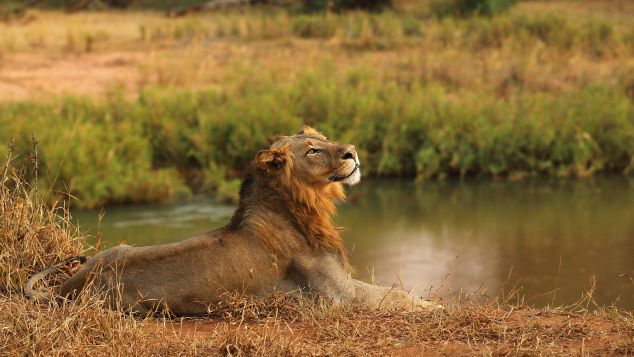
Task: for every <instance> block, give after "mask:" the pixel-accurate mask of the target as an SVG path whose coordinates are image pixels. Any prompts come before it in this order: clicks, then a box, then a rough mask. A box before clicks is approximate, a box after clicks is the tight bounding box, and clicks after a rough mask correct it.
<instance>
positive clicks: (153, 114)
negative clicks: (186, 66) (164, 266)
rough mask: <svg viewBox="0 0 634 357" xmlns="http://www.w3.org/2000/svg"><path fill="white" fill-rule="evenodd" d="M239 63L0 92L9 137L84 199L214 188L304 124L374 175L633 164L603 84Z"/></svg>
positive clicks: (621, 117) (622, 123) (59, 186)
mask: <svg viewBox="0 0 634 357" xmlns="http://www.w3.org/2000/svg"><path fill="white" fill-rule="evenodd" d="M237 70H239V71H240V73H241V74H247V76H246V77H245V78H249V80H248V81H246V80H245V81H243V82H237V83H236V82H234V84H233V85H232V86H230V87H229V88H226V89H225V90H222V91H218V90H197V91H191V90H170V91H164V90H159V89H151V88H148V89H146V90H144V91H143V92H141V93H140V95H139V98H138V99H137V100H133V101H127V100H125V99H123V98H122V97H121V96H117V95H112V96H110V97H109V98H108V99H105V100H94V99H88V98H74V97H67V98H64V99H61V100H54V101H51V102H50V103H40V102H29V103H6V104H2V105H0V125H1V126H2V127H3V128H5V129H7V130H3V131H2V132H1V133H0V142H3V143H7V142H9V140H10V139H11V137H14V136H16V133H19V135H21V137H18V138H17V139H18V142H19V143H24V145H21V146H19V147H18V152H19V153H20V154H21V155H22V156H26V155H27V153H28V152H30V151H31V145H30V136H31V135H32V134H33V135H34V136H35V137H36V138H37V140H39V151H40V153H41V154H40V160H41V171H42V172H43V173H44V175H43V176H44V177H43V181H42V182H43V183H44V185H45V186H46V187H48V188H51V189H53V190H54V191H64V190H68V191H69V192H70V193H71V194H72V195H74V196H76V197H79V198H81V200H80V201H79V202H78V204H79V205H80V206H96V205H101V204H105V203H121V202H141V201H157V200H161V199H165V198H171V197H174V196H175V195H179V194H186V191H187V190H186V188H185V187H184V186H183V182H184V181H186V180H184V179H185V178H187V177H190V178H191V177H192V176H191V175H192V173H195V172H203V173H204V174H205V177H204V179H205V180H206V181H207V184H206V185H205V187H207V188H212V189H215V188H218V187H219V186H220V183H221V182H222V181H223V180H224V179H226V178H232V177H233V178H235V177H238V176H239V175H240V173H241V172H243V170H244V169H245V167H246V166H247V165H248V163H249V162H250V160H252V158H253V156H254V153H255V152H257V151H258V150H259V149H260V148H262V147H263V145H265V143H266V138H267V137H269V136H271V135H274V134H288V133H293V132H294V131H296V130H297V128H299V127H300V126H301V125H302V124H303V123H304V122H306V123H310V124H312V125H314V126H316V127H317V128H319V129H320V130H322V131H323V132H324V133H325V134H326V135H327V136H329V137H331V138H333V139H335V140H338V141H342V142H351V143H354V144H355V145H356V146H357V148H358V151H359V153H360V156H361V158H362V160H363V165H364V168H365V169H364V171H365V172H366V173H368V174H371V175H410V176H414V175H416V176H418V177H419V178H432V177H437V178H443V177H447V176H451V175H459V176H466V175H485V176H493V177H518V175H522V176H525V175H551V176H587V175H590V174H593V173H596V172H612V173H628V172H630V171H631V169H632V166H633V163H634V161H633V158H634V145H632V143H633V142H634V121H633V120H632V117H633V115H634V108H633V107H632V101H631V100H630V99H629V98H628V97H627V96H626V95H625V93H623V92H622V91H619V90H616V89H615V88H610V87H606V86H601V85H598V84H596V85H590V86H588V87H587V88H583V89H580V90H576V91H569V92H565V93H557V94H552V93H524V92H522V91H511V92H510V93H509V94H508V95H507V96H506V98H499V97H494V96H491V95H490V94H489V93H479V92H478V91H471V90H465V89H460V90H449V89H447V88H445V87H443V86H441V85H439V84H437V83H427V82H425V81H421V80H419V79H415V78H408V79H407V80H406V81H405V82H400V81H398V80H387V79H380V80H379V79H378V78H376V75H374V74H372V73H371V72H368V71H360V70H357V71H348V72H345V73H337V72H336V71H333V70H332V69H331V68H329V67H328V66H325V67H324V68H323V69H321V70H317V71H308V70H307V71H305V72H302V73H301V74H300V75H299V76H298V77H297V79H296V80H294V81H292V82H290V83H285V84H279V83H278V82H277V81H276V80H275V78H271V77H269V76H268V75H267V74H266V73H261V72H259V71H258V69H256V68H244V67H242V68H240V69H237ZM237 70H236V71H237ZM177 170H180V171H181V172H182V173H183V175H179V174H178V172H177ZM219 172H222V173H223V174H222V175H218V173H219ZM224 174H226V175H227V177H223V176H224ZM188 175H189V176H188ZM219 176H220V177H219ZM233 186H234V188H235V187H237V186H235V185H233ZM230 191H231V190H230Z"/></svg>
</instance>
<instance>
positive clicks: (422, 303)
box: [291, 255, 439, 310]
mask: <svg viewBox="0 0 634 357" xmlns="http://www.w3.org/2000/svg"><path fill="white" fill-rule="evenodd" d="M292 271H293V274H291V275H292V279H293V280H294V281H295V282H296V283H297V284H298V285H299V286H302V287H306V288H307V289H308V290H310V291H312V292H315V293H318V294H320V295H322V296H325V297H327V298H329V299H331V300H332V301H333V302H334V303H335V304H338V303H349V304H355V305H365V306H368V307H371V308H379V309H410V310H412V309H414V310H433V309H437V308H439V306H438V305H435V304H433V303H431V302H429V301H426V300H424V299H422V298H420V297H416V296H413V295H410V294H409V293H408V292H407V291H404V290H401V289H394V288H385V287H381V286H376V285H371V284H367V283H364V282H362V281H359V280H355V279H353V278H352V277H351V276H350V274H348V273H347V272H346V271H345V270H344V269H343V267H342V266H341V263H340V262H339V261H338V260H337V259H336V258H335V257H333V256H329V255H327V256H322V257H314V256H313V257H305V258H296V259H295V261H294V264H293V269H292Z"/></svg>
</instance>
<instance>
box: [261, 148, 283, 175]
mask: <svg viewBox="0 0 634 357" xmlns="http://www.w3.org/2000/svg"><path fill="white" fill-rule="evenodd" d="M287 161H288V150H287V148H285V147H283V148H271V149H267V150H260V151H259V152H258V153H257V155H255V163H256V164H257V165H258V167H260V168H261V169H264V170H266V171H268V172H274V171H277V170H279V169H281V168H282V167H284V165H285V164H286V162H287Z"/></svg>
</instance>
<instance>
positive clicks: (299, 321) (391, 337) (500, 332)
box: [0, 160, 634, 356]
mask: <svg viewBox="0 0 634 357" xmlns="http://www.w3.org/2000/svg"><path fill="white" fill-rule="evenodd" d="M8 162H9V163H10V164H9V165H11V163H12V160H8ZM20 176H21V175H20V171H19V170H15V169H14V168H13V167H12V166H7V167H5V168H4V171H3V173H2V176H1V177H2V181H1V183H2V184H1V185H0V193H1V195H0V251H1V252H2V255H1V259H0V266H1V267H2V271H1V273H2V275H1V276H0V277H1V278H2V284H1V285H0V355H10V356H14V355H34V356H35V355H78V354H80V355H96V356H98V355H256V356H270V355H412V354H423V353H429V354H446V355H474V354H487V355H489V354H490V355H518V354H522V355H523V354H528V355H538V354H540V355H541V354H545V355H562V354H564V355H579V354H580V355H586V354H613V355H631V354H633V353H634V316H633V315H632V313H631V312H626V311H622V310H618V309H615V308H607V307H605V308H596V309H595V310H594V311H592V312H590V311H588V310H587V307H588V306H591V304H592V297H591V296H592V294H591V293H590V294H588V295H587V296H586V297H585V298H584V299H583V300H582V301H580V302H579V303H578V304H575V305H573V306H570V307H566V308H550V309H534V308H530V307H526V306H522V304H517V303H516V304H511V303H509V302H508V301H510V300H511V298H516V296H513V295H510V298H506V299H504V300H503V301H502V300H495V301H492V302H489V303H486V304H473V303H469V301H468V300H466V301H465V300H462V301H456V302H454V303H451V302H445V304H446V306H447V309H446V310H445V311H442V312H433V313H421V312H405V311H401V312H397V311H393V312H385V311H376V310H369V309H363V308H353V307H350V306H341V307H332V306H329V305H328V304H325V303H323V302H321V301H319V300H311V299H298V298H294V297H289V296H286V295H273V296H271V297H270V298H268V299H263V300H254V299H252V298H248V297H243V296H237V295H236V296H229V297H228V298H227V300H226V303H225V304H223V305H222V306H217V307H214V308H212V309H211V310H212V311H211V313H210V315H209V316H208V317H205V318H199V319H180V320H178V319H170V318H161V317H149V318H146V319H138V318H134V317H131V316H128V315H126V314H125V313H123V312H121V311H118V310H112V309H110V308H108V307H107V305H106V303H105V302H104V301H103V300H102V299H101V298H100V297H98V296H94V295H88V294H84V295H83V296H81V298H79V299H78V300H75V301H71V302H67V303H65V304H61V305H56V304H52V303H51V304H39V303H37V302H34V301H32V300H27V299H25V298H24V297H23V296H22V295H21V291H20V290H21V286H22V284H23V283H24V280H25V278H26V277H27V276H28V275H30V274H32V273H33V272H35V271H36V270H39V269H41V268H42V267H44V266H46V265H48V264H50V263H52V262H54V261H56V260H59V259H61V258H63V257H65V256H67V255H71V254H76V253H77V252H79V251H81V250H82V249H83V248H85V247H86V246H85V243H84V237H82V236H81V235H80V234H79V232H78V231H77V229H76V227H74V226H73V224H72V223H70V222H71V221H70V217H69V214H68V211H67V210H65V209H63V208H57V209H51V208H48V207H46V206H45V205H44V204H43V203H42V201H41V200H40V199H39V196H38V195H37V192H36V190H35V189H34V188H32V187H28V186H26V185H25V184H24V183H23V182H22V181H21V179H20ZM59 278H60V277H57V278H53V279H52V280H50V281H49V283H50V284H51V285H54V284H55V283H56V281H55V280H59ZM520 301H521V300H520Z"/></svg>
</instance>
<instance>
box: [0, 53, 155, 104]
mask: <svg viewBox="0 0 634 357" xmlns="http://www.w3.org/2000/svg"><path fill="white" fill-rule="evenodd" d="M147 56H148V54H143V53H140V52H139V53H135V52H114V53H100V54H84V55H81V56H53V55H43V54H32V53H26V54H25V53H23V54H15V55H11V56H6V57H4V58H3V60H2V61H0V100H23V99H33V98H38V97H42V98H44V97H46V96H49V95H51V94H53V95H58V94H61V93H74V94H79V95H90V96H93V95H95V96H96V95H99V94H102V93H103V92H104V91H105V90H107V89H108V88H111V87H112V86H115V85H116V86H120V85H121V86H123V87H125V89H126V90H127V91H128V92H133V93H134V92H136V91H137V90H138V85H139V71H138V64H139V61H140V60H141V58H144V57H147Z"/></svg>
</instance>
